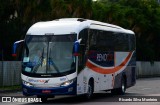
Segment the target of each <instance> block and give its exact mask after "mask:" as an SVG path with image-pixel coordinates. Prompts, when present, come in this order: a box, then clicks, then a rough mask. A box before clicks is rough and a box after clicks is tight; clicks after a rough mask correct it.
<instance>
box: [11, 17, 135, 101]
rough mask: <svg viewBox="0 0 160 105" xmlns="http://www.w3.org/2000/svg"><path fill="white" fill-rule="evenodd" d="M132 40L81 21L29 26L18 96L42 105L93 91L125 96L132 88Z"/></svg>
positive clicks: (107, 27)
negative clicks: (32, 96) (30, 98)
mask: <svg viewBox="0 0 160 105" xmlns="http://www.w3.org/2000/svg"><path fill="white" fill-rule="evenodd" d="M135 43H136V41H135V34H134V32H132V31H131V30H127V29H124V28H122V27H120V26H116V25H112V24H108V23H103V22H99V21H94V20H87V19H81V18H62V19H57V20H53V21H46V22H38V23H35V24H34V25H32V26H31V27H30V28H29V30H28V31H27V33H26V36H25V39H24V40H20V41H17V42H15V43H14V45H13V56H16V49H17V48H18V46H19V45H23V51H22V52H23V53H22V73H21V79H22V90H23V95H25V96H30V95H36V96H37V97H40V98H41V99H42V101H46V100H47V98H50V97H54V96H55V95H84V96H85V97H86V99H90V98H91V97H92V95H93V93H95V92H98V91H111V93H113V94H121V95H123V94H125V91H126V89H127V88H129V87H131V86H134V85H135V83H136V72H135V67H136V47H135Z"/></svg>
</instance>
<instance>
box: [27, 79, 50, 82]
mask: <svg viewBox="0 0 160 105" xmlns="http://www.w3.org/2000/svg"><path fill="white" fill-rule="evenodd" d="M28 81H29V82H41V83H48V81H49V79H48V80H34V79H28Z"/></svg>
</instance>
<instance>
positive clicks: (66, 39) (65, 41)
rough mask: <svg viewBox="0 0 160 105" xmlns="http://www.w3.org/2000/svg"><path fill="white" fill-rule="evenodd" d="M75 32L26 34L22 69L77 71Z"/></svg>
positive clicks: (39, 72)
mask: <svg viewBox="0 0 160 105" xmlns="http://www.w3.org/2000/svg"><path fill="white" fill-rule="evenodd" d="M75 40H76V35H75V34H69V35H68V34H67V35H43V36H42V35H26V38H25V49H24V57H23V61H22V64H23V66H22V71H23V72H27V73H32V74H63V73H65V74H66V73H71V72H75V70H76V68H75V67H76V66H75V57H74V56H73V54H72V52H73V44H74V41H75Z"/></svg>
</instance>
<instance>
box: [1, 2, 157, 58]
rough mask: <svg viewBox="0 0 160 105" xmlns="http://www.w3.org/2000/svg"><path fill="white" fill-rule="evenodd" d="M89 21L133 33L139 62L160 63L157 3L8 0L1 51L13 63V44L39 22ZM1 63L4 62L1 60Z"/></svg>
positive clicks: (3, 9) (3, 4)
mask: <svg viewBox="0 0 160 105" xmlns="http://www.w3.org/2000/svg"><path fill="white" fill-rule="evenodd" d="M71 17H73V18H87V19H93V20H98V21H102V22H107V23H111V24H116V25H119V26H122V27H124V28H127V29H130V30H133V31H134V32H135V34H136V39H137V60H149V61H153V60H160V49H159V48H160V43H159V42H160V5H159V4H158V3H157V1H156V0H97V1H94V2H93V1H92V0H7V1H6V0H5V1H2V0H1V3H0V51H1V50H2V49H3V52H4V60H12V57H11V49H12V44H13V42H14V41H16V40H20V39H23V38H24V36H25V33H26V32H27V30H28V28H29V27H30V26H31V25H32V24H34V23H35V22H38V21H48V20H54V19H57V18H71ZM0 59H1V58H0Z"/></svg>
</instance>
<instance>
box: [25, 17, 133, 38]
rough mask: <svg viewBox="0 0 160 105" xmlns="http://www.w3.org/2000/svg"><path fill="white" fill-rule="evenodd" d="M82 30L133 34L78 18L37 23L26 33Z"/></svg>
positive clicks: (55, 33) (38, 33)
mask: <svg viewBox="0 0 160 105" xmlns="http://www.w3.org/2000/svg"><path fill="white" fill-rule="evenodd" d="M84 28H91V29H98V30H106V31H114V32H123V33H128V34H134V32H133V31H131V30H127V29H124V28H122V27H119V26H116V25H112V24H108V23H103V22H98V21H94V20H87V19H80V18H63V19H57V20H53V21H46V22H38V23H35V24H34V25H32V26H31V27H30V28H29V30H28V31H27V34H28V35H47V34H48V35H62V34H73V33H77V34H78V33H79V32H80V31H81V30H82V29H84Z"/></svg>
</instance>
